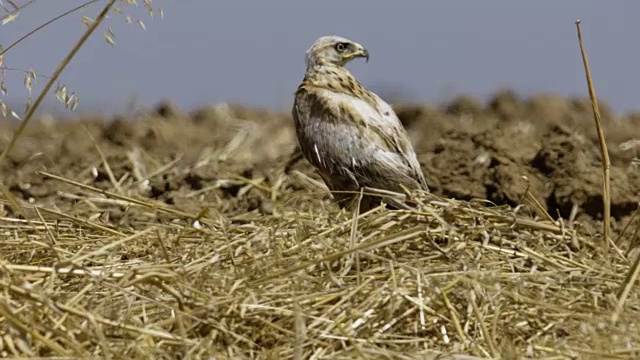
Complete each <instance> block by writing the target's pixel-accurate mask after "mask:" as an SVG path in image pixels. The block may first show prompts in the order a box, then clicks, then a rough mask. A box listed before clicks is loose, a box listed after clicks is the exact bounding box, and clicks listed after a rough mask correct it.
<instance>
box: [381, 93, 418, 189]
mask: <svg viewBox="0 0 640 360" xmlns="http://www.w3.org/2000/svg"><path fill="white" fill-rule="evenodd" d="M369 94H370V95H371V96H372V97H373V98H374V99H376V102H377V107H378V109H379V111H378V114H379V116H380V119H381V121H380V122H379V123H380V124H386V125H387V126H375V127H374V131H375V132H376V133H378V134H379V136H380V137H381V138H382V139H384V142H385V144H387V147H388V149H389V150H391V151H395V152H398V153H400V154H402V156H403V158H404V160H405V161H406V164H407V166H408V171H409V174H410V176H411V177H412V178H413V179H415V180H417V181H418V183H419V184H420V186H421V188H422V189H423V190H428V187H427V182H426V180H425V178H424V174H423V173H422V170H421V167H420V162H419V161H418V157H417V155H416V152H415V150H414V149H413V146H412V144H411V139H410V138H409V134H408V133H407V131H406V129H405V128H404V126H402V123H401V122H400V119H398V116H397V115H396V113H395V111H393V108H392V107H391V105H389V104H387V103H386V102H385V101H384V100H382V99H381V98H380V97H379V96H378V95H376V94H375V93H373V92H369ZM373 124H375V125H377V124H378V122H373Z"/></svg>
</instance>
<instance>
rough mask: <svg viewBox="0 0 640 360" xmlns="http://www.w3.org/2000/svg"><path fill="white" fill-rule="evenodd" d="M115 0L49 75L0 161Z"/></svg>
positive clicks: (3, 157)
mask: <svg viewBox="0 0 640 360" xmlns="http://www.w3.org/2000/svg"><path fill="white" fill-rule="evenodd" d="M115 2H116V0H109V2H108V3H107V5H105V7H104V8H103V9H102V11H101V12H100V15H98V17H97V18H96V21H94V22H93V23H92V24H91V26H89V28H88V29H87V31H85V32H84V34H82V37H80V40H78V42H77V43H76V44H75V45H74V46H73V48H72V49H71V51H70V52H69V54H67V56H66V57H65V58H64V59H63V60H62V62H61V63H60V65H58V68H57V69H56V71H55V72H54V73H53V75H52V76H51V79H49V81H47V84H46V85H45V86H44V89H42V91H41V92H40V95H38V98H37V99H36V101H35V102H34V104H33V106H32V107H31V108H29V111H28V112H27V115H26V116H25V118H24V120H22V122H21V123H20V126H19V127H18V130H16V132H15V133H14V134H13V137H11V141H10V142H9V145H7V147H6V148H5V149H4V150H3V151H2V154H0V163H2V161H4V159H5V158H6V157H7V155H8V154H9V152H10V151H11V149H13V146H14V145H15V143H16V141H17V140H18V138H19V137H20V135H22V132H23V131H24V129H25V127H26V126H27V124H28V123H29V121H30V120H31V119H32V118H33V114H35V112H36V110H38V107H40V103H42V100H44V97H45V96H46V95H47V93H48V92H49V90H50V89H51V87H52V86H53V84H54V83H55V82H56V80H57V79H58V77H59V76H60V74H61V73H62V71H63V70H64V69H65V68H66V67H67V65H68V64H69V62H71V59H73V57H74V56H75V55H76V54H77V53H78V50H80V48H81V47H82V45H84V43H85V41H87V39H88V38H89V36H91V34H93V32H94V31H95V30H96V29H97V28H98V26H99V25H100V23H101V22H102V20H104V18H105V17H106V16H107V13H108V12H109V10H111V7H112V6H113V4H115Z"/></svg>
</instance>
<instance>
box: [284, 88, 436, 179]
mask: <svg viewBox="0 0 640 360" xmlns="http://www.w3.org/2000/svg"><path fill="white" fill-rule="evenodd" d="M387 106H388V105H387ZM388 111H389V114H388V115H385V116H386V117H383V116H381V114H380V113H379V112H378V110H376V109H375V108H374V107H372V106H371V105H369V104H368V103H367V102H365V101H363V100H361V99H358V98H355V97H353V96H351V95H347V94H340V93H332V92H329V91H327V90H323V89H306V88H304V87H301V88H300V89H299V90H298V92H297V93H296V98H295V103H294V107H293V112H292V115H293V117H294V120H295V123H296V131H297V135H298V140H299V143H300V148H301V150H302V152H303V153H304V154H305V157H306V158H307V159H308V160H309V161H310V162H311V163H312V164H313V165H314V166H315V167H316V168H318V169H319V170H320V172H321V173H324V174H325V175H331V176H330V177H332V178H334V179H333V180H332V181H334V182H335V181H342V182H343V183H342V184H334V187H339V188H343V189H345V188H347V189H352V190H357V189H359V188H360V187H363V186H368V187H374V188H375V187H377V188H384V189H389V190H401V187H400V186H399V185H404V186H406V187H409V188H421V189H425V190H426V183H425V181H424V176H423V175H422V171H421V170H420V165H419V163H418V160H417V158H416V156H415V153H414V151H413V148H412V147H411V143H410V142H409V137H408V135H407V133H406V131H405V130H404V128H403V127H402V125H401V124H400V122H399V120H398V119H397V117H396V115H395V113H393V110H391V108H390V107H389V109H388ZM336 175H339V179H338V180H336V179H335V176H336ZM323 177H325V176H323Z"/></svg>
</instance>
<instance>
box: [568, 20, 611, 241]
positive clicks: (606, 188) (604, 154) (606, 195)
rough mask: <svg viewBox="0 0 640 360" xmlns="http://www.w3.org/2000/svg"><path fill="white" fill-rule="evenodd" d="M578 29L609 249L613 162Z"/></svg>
mask: <svg viewBox="0 0 640 360" xmlns="http://www.w3.org/2000/svg"><path fill="white" fill-rule="evenodd" d="M576 28H577V30H578V43H579V44H580V52H581V54H582V62H583V64H584V72H585V74H586V77H587V85H588V88H589V98H590V99H591V107H592V109H593V118H594V120H595V123H596V130H597V132H598V141H599V142H600V156H601V161H602V202H603V204H604V208H603V219H604V223H603V225H602V235H603V241H604V242H603V247H604V249H606V250H608V249H609V246H610V244H609V242H610V241H611V240H612V239H611V173H610V168H611V160H609V151H608V150H607V142H606V140H605V137H604V130H603V129H602V120H601V118H600V110H599V109H598V99H597V98H596V91H595V88H594V86H593V80H592V79H591V70H590V69H589V60H588V59H587V52H586V50H585V49H584V45H583V44H582V31H581V30H580V20H577V21H576Z"/></svg>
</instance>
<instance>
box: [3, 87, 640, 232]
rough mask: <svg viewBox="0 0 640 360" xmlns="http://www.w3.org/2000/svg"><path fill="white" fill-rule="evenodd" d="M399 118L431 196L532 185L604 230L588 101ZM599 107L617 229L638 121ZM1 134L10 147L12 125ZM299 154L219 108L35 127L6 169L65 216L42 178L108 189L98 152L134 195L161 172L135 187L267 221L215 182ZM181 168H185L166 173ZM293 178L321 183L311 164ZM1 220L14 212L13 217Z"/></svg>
mask: <svg viewBox="0 0 640 360" xmlns="http://www.w3.org/2000/svg"><path fill="white" fill-rule="evenodd" d="M395 108H396V110H397V113H398V116H399V117H400V119H401V120H402V122H403V123H404V124H405V126H406V127H407V128H408V129H409V131H410V134H411V136H412V139H413V142H414V144H415V147H416V150H417V152H418V153H419V158H420V161H421V162H422V163H423V169H424V171H425V173H426V177H427V181H428V184H429V186H430V188H431V189H432V191H433V192H434V193H436V194H441V195H444V196H447V197H454V198H458V199H472V198H481V199H488V200H490V201H492V202H494V203H496V204H509V205H512V206H516V205H518V204H521V203H522V202H523V201H522V199H523V195H524V194H525V186H526V185H525V182H524V180H523V177H525V176H526V178H528V181H529V186H530V191H531V193H532V194H533V195H534V196H535V197H536V198H537V199H538V200H539V201H540V202H541V203H542V204H543V206H545V207H546V209H547V211H548V212H549V213H550V214H551V215H552V216H553V217H558V216H561V217H563V218H565V219H567V218H572V217H575V218H577V219H579V220H582V221H583V222H585V223H588V224H591V228H592V229H597V228H595V227H593V225H596V224H597V222H598V221H599V220H600V219H601V217H602V195H601V194H602V189H601V186H602V185H601V174H602V170H601V165H600V155H599V150H598V146H597V143H598V142H597V135H596V131H595V128H594V121H593V116H592V113H591V107H590V103H589V101H588V100H584V99H564V98H559V97H556V96H553V95H546V94H541V95H535V96H532V97H530V98H526V99H522V98H519V97H518V96H517V95H515V94H514V93H513V92H510V91H503V92H499V93H497V94H496V95H495V96H494V97H493V98H492V99H491V100H490V101H489V102H488V103H486V104H483V103H481V102H479V101H477V100H475V99H473V98H471V97H466V96H461V97H459V98H456V99H454V100H453V101H451V102H449V103H446V104H443V105H441V106H438V107H435V106H423V105H415V104H403V103H400V102H398V103H396V105H395ZM600 108H601V111H602V116H603V121H604V125H605V134H606V136H607V141H608V146H609V152H610V155H611V162H612V168H611V177H612V216H613V218H614V225H616V224H618V225H619V224H620V222H621V220H624V219H625V218H627V217H628V216H629V215H630V214H632V213H633V211H634V210H635V209H636V207H637V204H638V201H639V199H640V169H638V168H637V166H636V165H635V162H634V159H635V158H636V156H637V155H638V151H640V147H637V148H633V147H632V146H629V145H633V142H632V140H634V139H640V115H627V116H624V117H619V116H615V115H614V114H613V112H612V111H611V110H610V109H609V108H608V107H607V106H606V104H601V105H600ZM1 129H2V136H1V138H0V148H4V147H5V146H6V144H7V143H8V140H9V138H10V136H11V134H12V133H13V130H14V129H15V124H7V123H4V124H3V125H2V127H1ZM630 141H631V142H630ZM294 147H295V138H294V136H293V132H292V123H291V119H290V116H289V115H288V114H287V113H273V112H269V111H265V110H260V109H251V108H247V107H244V106H235V105H221V106H217V107H211V108H203V109H199V110H197V111H194V112H193V113H190V114H187V113H183V112H181V111H180V110H179V109H176V108H175V107H174V106H172V105H171V103H165V104H161V105H160V106H158V108H157V109H155V110H154V111H150V112H149V113H146V114H142V115H136V116H131V118H126V119H125V118H123V117H118V118H115V119H110V120H105V119H97V118H96V119H91V118H86V119H82V120H81V121H73V122H69V121H40V122H34V123H32V124H30V125H29V126H28V127H27V130H26V132H25V134H24V136H23V137H22V138H20V140H19V141H18V144H17V146H16V147H15V149H14V150H13V151H12V153H11V154H10V156H9V158H8V161H6V162H5V163H4V164H3V165H2V166H1V168H0V170H1V171H2V174H3V175H2V176H3V182H4V184H5V186H7V187H8V188H9V189H10V191H11V192H12V193H13V194H14V195H15V196H17V197H18V198H20V199H23V200H27V201H35V202H36V203H48V204H49V205H53V204H55V206H57V207H59V208H61V209H63V208H65V206H67V207H68V206H72V205H73V204H74V202H75V201H77V200H74V199H73V196H72V193H73V190H71V188H70V187H65V186H64V185H62V184H61V183H60V182H58V181H53V180H51V179H48V178H47V177H45V176H43V175H41V174H38V171H47V172H49V173H53V174H55V175H60V176H62V177H65V178H69V179H73V180H75V181H79V182H82V183H85V184H89V185H92V186H96V187H98V188H103V189H112V188H113V183H112V182H113V180H110V177H109V174H108V171H106V168H105V167H104V166H103V165H101V163H102V162H101V157H100V153H99V151H98V149H100V151H101V152H102V153H103V154H104V156H105V157H106V160H107V163H108V165H109V167H110V169H111V171H112V172H113V176H114V178H115V179H117V181H120V183H121V186H127V187H128V188H129V189H128V191H129V193H130V190H131V188H130V187H131V186H133V185H131V184H134V183H135V181H131V179H129V180H127V179H123V178H122V177H123V176H125V177H134V178H135V177H136V174H140V173H152V172H157V173H158V176H155V177H153V178H152V180H151V182H150V183H149V184H146V183H145V184H136V186H138V189H139V191H138V192H139V194H140V195H143V196H146V197H150V198H155V199H160V200H163V201H165V202H167V203H170V204H175V205H176V206H177V207H178V208H181V209H185V211H186V210H193V211H196V212H197V211H198V210H199V209H200V208H201V206H202V203H203V202H206V201H207V197H211V196H214V197H222V198H224V199H228V202H227V203H226V204H227V205H226V208H223V209H218V210H219V211H221V212H223V213H227V214H230V215H239V214H242V213H243V212H246V211H248V210H254V209H262V210H264V211H268V208H269V204H268V200H267V197H268V196H267V195H266V194H265V193H262V192H260V191H259V190H258V189H256V188H253V189H251V190H250V191H249V193H247V194H244V193H243V194H241V195H242V196H239V195H238V194H239V190H240V187H241V185H239V184H234V183H232V182H229V181H226V182H225V183H223V184H221V183H220V182H219V181H218V182H217V180H220V179H229V178H230V177H242V178H252V179H262V178H264V181H266V182H267V183H269V182H273V181H277V178H278V176H279V175H281V174H282V173H283V171H284V166H285V164H286V162H287V160H288V158H289V155H290V154H291V152H292V151H293V149H294ZM629 148H630V149H629ZM174 160H175V161H176V162H179V163H180V166H174V167H171V166H170V165H169V167H167V168H164V167H165V166H167V164H170V163H172V161H174ZM185 169H186V170H185ZM293 170H300V171H302V172H303V173H305V174H307V175H309V176H311V177H312V178H315V179H319V178H318V177H317V176H316V175H315V174H314V173H313V169H312V168H311V167H310V166H309V165H308V164H307V163H306V162H304V161H302V162H299V163H297V164H295V165H294V166H293ZM133 180H137V179H133ZM261 181H262V180H261ZM285 181H286V186H284V187H283V189H285V190H286V191H307V190H305V189H308V186H307V185H305V184H304V183H301V180H300V178H299V177H288V178H287V179H286V180H285ZM126 184H129V185H126ZM214 185H215V186H216V187H217V191H214V192H206V195H205V196H204V198H202V197H200V198H198V197H197V196H196V195H194V194H197V193H198V191H199V190H201V189H203V188H207V187H210V186H214ZM66 191H68V192H69V193H66ZM318 196H320V197H322V196H327V195H326V194H324V195H323V194H322V193H319V194H318ZM194 199H197V201H194ZM572 210H573V212H574V214H573V215H572ZM4 212H5V213H11V212H12V209H11V207H10V206H6V207H5V209H4ZM111 216H117V214H115V213H114V214H111Z"/></svg>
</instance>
